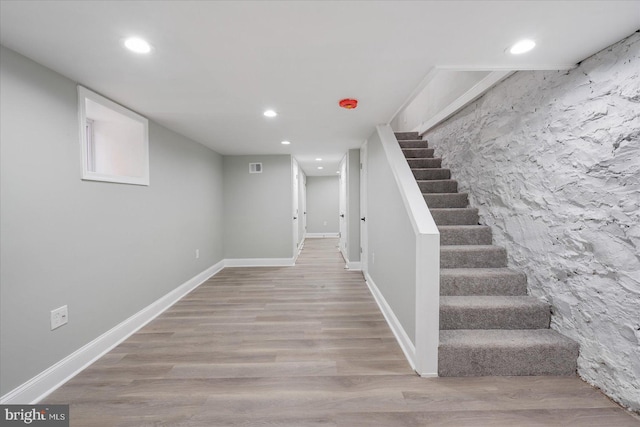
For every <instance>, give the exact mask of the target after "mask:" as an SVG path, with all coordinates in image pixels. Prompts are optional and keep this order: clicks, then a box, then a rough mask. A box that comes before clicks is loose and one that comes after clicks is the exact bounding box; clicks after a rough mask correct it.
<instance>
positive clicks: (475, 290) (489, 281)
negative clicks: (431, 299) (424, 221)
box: [440, 237, 527, 296]
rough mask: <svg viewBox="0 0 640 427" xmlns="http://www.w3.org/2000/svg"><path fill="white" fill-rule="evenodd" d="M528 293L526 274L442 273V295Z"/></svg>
mask: <svg viewBox="0 0 640 427" xmlns="http://www.w3.org/2000/svg"><path fill="white" fill-rule="evenodd" d="M441 238H442V237H441ZM526 294H527V278H526V276H525V275H524V274H508V275H507V274H503V275H499V274H496V275H494V276H490V275H483V276H480V277H477V276H476V277H473V276H457V275H448V274H440V295H442V296H461V295H478V296H489V295H506V296H516V295H526Z"/></svg>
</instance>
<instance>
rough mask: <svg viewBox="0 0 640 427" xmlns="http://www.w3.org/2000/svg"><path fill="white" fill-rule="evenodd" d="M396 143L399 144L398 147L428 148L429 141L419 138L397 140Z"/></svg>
mask: <svg viewBox="0 0 640 427" xmlns="http://www.w3.org/2000/svg"><path fill="white" fill-rule="evenodd" d="M398 143H399V144H400V148H429V143H428V142H427V141H422V140H420V139H418V140H406V141H398Z"/></svg>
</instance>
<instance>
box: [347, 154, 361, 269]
mask: <svg viewBox="0 0 640 427" xmlns="http://www.w3.org/2000/svg"><path fill="white" fill-rule="evenodd" d="M346 216H347V257H348V258H349V259H348V260H347V261H350V262H358V261H360V150H349V151H348V152H347V215H346Z"/></svg>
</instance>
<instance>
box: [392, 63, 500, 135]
mask: <svg viewBox="0 0 640 427" xmlns="http://www.w3.org/2000/svg"><path fill="white" fill-rule="evenodd" d="M489 73H490V72H489V71H457V70H438V69H434V70H432V72H431V73H430V74H429V75H428V76H427V80H428V81H427V82H426V84H425V87H424V88H423V89H422V90H421V91H420V92H419V93H418V94H417V95H416V96H415V98H414V99H413V100H412V101H411V102H410V103H409V104H408V105H407V106H406V107H405V108H404V109H403V110H402V111H400V112H399V113H398V114H397V115H396V117H395V118H394V119H393V121H392V122H391V126H392V127H393V129H394V130H396V131H397V132H409V131H415V130H416V129H418V128H419V127H420V125H422V124H423V123H426V122H428V121H429V120H430V119H432V118H433V117H435V116H436V115H438V113H440V112H441V111H442V110H444V109H445V108H447V107H448V106H449V105H450V104H452V103H453V102H454V101H455V100H456V99H458V98H459V97H460V96H462V95H463V94H464V93H465V92H467V91H468V90H469V89H471V88H472V87H473V86H475V85H476V84H478V83H479V82H480V81H482V79H484V78H485V77H486V76H487V75H489Z"/></svg>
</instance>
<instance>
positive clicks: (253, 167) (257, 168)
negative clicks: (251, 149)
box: [249, 163, 262, 173]
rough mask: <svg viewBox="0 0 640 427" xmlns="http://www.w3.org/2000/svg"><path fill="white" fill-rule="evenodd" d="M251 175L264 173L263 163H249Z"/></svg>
mask: <svg viewBox="0 0 640 427" xmlns="http://www.w3.org/2000/svg"><path fill="white" fill-rule="evenodd" d="M249 173H262V163H249Z"/></svg>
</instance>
